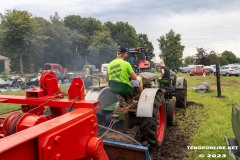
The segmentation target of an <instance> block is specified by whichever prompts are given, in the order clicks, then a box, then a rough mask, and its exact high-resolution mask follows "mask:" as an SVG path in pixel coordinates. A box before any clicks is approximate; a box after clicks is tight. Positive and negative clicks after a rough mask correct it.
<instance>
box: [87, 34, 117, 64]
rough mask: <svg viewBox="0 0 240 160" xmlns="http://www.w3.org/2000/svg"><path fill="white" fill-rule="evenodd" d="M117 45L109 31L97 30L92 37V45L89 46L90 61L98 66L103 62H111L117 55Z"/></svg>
mask: <svg viewBox="0 0 240 160" xmlns="http://www.w3.org/2000/svg"><path fill="white" fill-rule="evenodd" d="M117 47H118V46H117V44H116V43H115V42H114V41H113V39H112V38H111V35H110V33H109V32H108V31H104V32H103V31H101V32H100V31H99V32H96V33H95V34H94V35H93V37H92V42H91V45H90V46H89V47H88V50H89V52H90V60H89V61H91V62H92V63H93V64H95V65H97V66H100V64H102V63H109V62H110V61H112V60H113V59H114V58H115V57H116V50H117Z"/></svg>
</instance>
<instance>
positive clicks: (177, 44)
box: [158, 30, 184, 69]
mask: <svg viewBox="0 0 240 160" xmlns="http://www.w3.org/2000/svg"><path fill="white" fill-rule="evenodd" d="M158 42H159V48H160V51H161V54H160V58H161V59H163V60H164V62H165V64H166V65H167V66H168V67H170V68H172V69H174V68H179V67H180V66H181V64H182V57H183V50H184V46H183V45H181V35H180V34H175V32H174V31H173V30H170V31H169V32H168V33H167V34H166V35H165V36H161V37H160V38H159V39H158Z"/></svg>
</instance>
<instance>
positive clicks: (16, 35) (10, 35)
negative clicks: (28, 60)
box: [0, 10, 35, 74]
mask: <svg viewBox="0 0 240 160" xmlns="http://www.w3.org/2000/svg"><path fill="white" fill-rule="evenodd" d="M0 29H1V30H0V41H1V42H0V44H1V48H2V49H3V50H5V53H6V54H7V55H6V56H8V57H10V58H11V60H12V65H11V68H12V69H13V70H16V71H19V72H20V73H21V74H23V73H24V68H23V58H24V56H28V55H29V54H30V50H31V49H30V48H31V46H32V44H33V43H34V42H35V41H34V39H35V35H34V34H35V33H34V29H33V21H32V19H31V14H30V13H28V12H27V11H18V10H9V11H7V12H6V14H5V15H3V16H2V21H1V24H0ZM18 63H19V64H18ZM17 64H18V65H17Z"/></svg>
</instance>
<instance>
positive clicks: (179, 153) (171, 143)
mask: <svg viewBox="0 0 240 160" xmlns="http://www.w3.org/2000/svg"><path fill="white" fill-rule="evenodd" d="M187 107H188V110H190V111H189V112H186V110H185V109H177V117H176V125H175V126H172V127H168V129H167V132H166V134H165V135H166V136H165V141H164V143H163V145H162V147H161V148H160V149H159V150H158V151H157V152H155V153H153V155H152V160H176V159H177V160H183V159H184V158H188V157H189V153H188V151H187V146H188V145H189V144H190V142H191V138H192V136H193V135H194V133H195V132H196V130H197V129H198V127H199V123H200V120H199V117H201V116H206V115H205V114H204V110H203V105H202V104H197V103H194V102H187ZM192 107H197V108H192Z"/></svg>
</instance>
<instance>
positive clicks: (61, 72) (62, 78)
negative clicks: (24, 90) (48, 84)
mask: <svg viewBox="0 0 240 160" xmlns="http://www.w3.org/2000/svg"><path fill="white" fill-rule="evenodd" d="M43 71H53V72H54V73H55V74H56V76H57V79H58V83H62V82H68V81H71V78H70V77H69V75H70V76H71V74H72V73H71V74H69V73H68V71H67V68H63V67H62V66H61V65H60V64H57V63H45V64H44V68H43V70H41V71H39V73H42V72H43Z"/></svg>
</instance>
